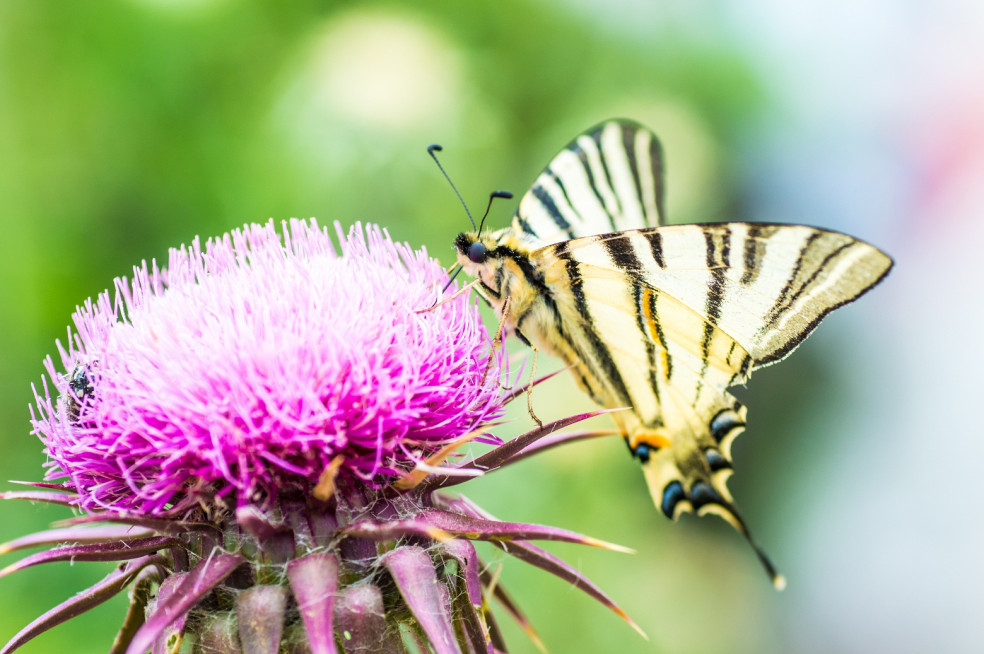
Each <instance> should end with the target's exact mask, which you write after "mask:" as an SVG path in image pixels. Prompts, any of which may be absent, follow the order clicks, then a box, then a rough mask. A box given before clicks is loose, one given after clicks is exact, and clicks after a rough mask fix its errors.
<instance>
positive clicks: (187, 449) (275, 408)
mask: <svg viewBox="0 0 984 654" xmlns="http://www.w3.org/2000/svg"><path fill="white" fill-rule="evenodd" d="M336 231H337V232H338V236H337V237H338V239H339V242H340V244H341V251H340V252H338V251H336V249H335V246H334V245H333V244H332V239H331V238H330V237H329V235H328V233H327V232H326V231H325V230H323V229H320V228H319V227H318V226H317V224H316V223H314V222H313V221H312V222H310V223H302V222H298V221H293V222H291V223H290V224H289V226H285V228H284V230H283V234H282V237H281V236H278V234H277V233H276V231H275V230H274V227H273V225H272V223H270V224H267V225H265V226H247V227H245V228H243V229H242V230H239V231H234V232H232V233H230V234H228V235H226V236H225V237H223V238H221V239H218V240H213V241H209V242H208V243H207V244H206V245H205V247H204V248H202V247H201V246H200V245H199V243H198V241H197V240H196V241H195V242H194V243H192V245H191V246H190V247H188V248H181V249H178V250H172V252H171V254H170V259H169V262H168V266H167V268H166V269H162V268H158V267H157V266H156V265H155V264H151V265H149V266H148V265H146V264H145V265H143V266H141V267H139V268H137V269H135V273H134V276H133V279H132V281H127V280H123V279H120V280H117V283H116V289H115V293H114V294H113V295H111V294H110V293H108V292H107V293H103V294H102V295H100V296H99V298H98V299H97V300H96V301H95V302H92V301H90V302H87V303H86V304H85V305H84V306H83V307H81V308H80V309H79V310H78V311H77V312H76V315H75V326H76V333H75V334H70V338H69V342H68V346H67V347H61V346H60V347H59V350H60V354H61V368H62V370H63V371H64V372H61V371H59V370H58V369H57V367H56V365H55V363H54V362H53V361H52V360H51V359H50V358H49V359H48V360H47V361H46V367H47V370H48V374H49V377H50V379H51V383H52V385H53V386H54V390H55V391H56V393H55V397H52V394H51V393H50V388H49V385H48V384H47V383H46V384H45V385H44V386H43V388H42V390H40V391H38V392H36V396H37V403H36V404H37V406H36V411H35V413H34V415H33V425H34V431H35V433H36V434H37V435H38V436H39V437H40V438H41V441H42V443H43V446H44V448H45V451H46V453H47V455H48V460H49V462H48V464H47V465H48V470H47V475H46V477H47V481H46V482H39V483H35V484H31V485H33V486H35V487H36V488H35V489H34V490H31V491H26V492H11V493H3V494H2V495H0V497H4V498H7V499H27V500H34V501H46V502H53V503H56V504H61V505H64V506H69V507H74V508H78V509H81V510H82V515H80V516H78V517H76V518H73V519H71V520H68V521H65V522H63V523H62V524H61V525H59V526H57V528H54V529H51V530H48V531H43V532H39V533H35V534H30V535H27V536H24V537H23V538H19V539H17V540H15V541H12V542H10V543H6V544H5V545H2V546H0V554H2V553H6V552H11V551H14V550H20V549H23V548H27V547H34V546H39V545H43V546H48V547H49V549H47V550H45V551H42V552H38V553H36V554H31V555H29V556H27V557H25V558H23V559H21V560H20V561H18V562H16V563H14V564H11V565H8V566H7V567H6V568H4V569H2V570H0V577H3V576H5V575H7V574H10V573H12V572H15V571H17V570H21V569H23V568H26V567H29V566H33V565H38V564H43V563H53V562H57V561H77V562H81V561H118V562H119V566H118V567H117V568H116V569H115V570H113V571H112V572H111V573H110V574H109V575H107V577H106V578H105V579H103V580H102V581H101V582H99V583H98V584H96V585H95V586H93V587H91V588H89V589H87V590H85V591H83V592H81V593H79V594H78V595H76V596H75V597H72V598H71V599H69V600H67V601H65V602H64V603H63V604H61V605H59V606H57V607H55V608H53V609H52V610H50V611H48V612H47V613H45V614H44V615H42V616H41V617H39V618H37V619H36V620H35V621H34V622H32V623H31V624H29V625H28V626H27V627H25V628H24V629H23V630H22V631H21V632H20V633H19V634H17V635H16V636H14V637H13V638H12V639H11V640H10V641H9V642H8V643H7V645H6V646H5V647H4V648H3V649H2V650H0V654H7V653H8V652H11V651H13V650H15V649H17V648H18V647H20V646H21V645H22V644H23V643H25V642H27V641H28V640H30V639H32V638H33V637H35V636H37V635H38V634H40V633H42V632H43V631H45V630H47V629H49V628H51V627H53V626H55V625H57V624H59V623H60V622H62V621H64V620H67V619H69V618H71V617H74V616H75V615H78V614H79V613H82V612H84V611H86V610H88V609H90V608H92V607H93V606H96V605H98V604H99V603H101V602H103V601H105V600H107V599H109V598H110V597H112V596H114V595H115V594H117V593H119V592H121V591H122V590H123V589H125V588H130V598H131V603H130V611H129V613H128V614H127V617H126V619H125V620H124V623H123V627H122V628H121V630H120V632H119V634H118V636H117V638H116V641H115V643H114V644H113V647H112V651H113V652H120V653H122V652H126V653H127V654H142V653H144V652H146V651H147V650H149V649H151V648H153V651H154V652H158V651H167V652H176V651H178V649H179V648H181V647H183V646H182V643H190V649H191V650H192V651H196V652H198V651H201V652H213V653H216V654H222V653H226V652H228V653H230V654H232V653H234V652H235V653H238V652H243V651H248V652H269V653H270V654H276V653H277V652H280V651H309V652H312V653H313V654H334V653H336V652H343V653H344V652H365V651H373V652H376V651H387V652H394V653H400V652H407V651H424V650H427V649H428V648H432V649H433V651H435V652H437V653H438V654H452V653H453V652H460V651H468V652H480V651H482V652H489V653H490V654H491V653H493V652H495V651H504V650H505V645H504V644H503V642H502V637H501V634H500V633H499V632H498V630H497V629H496V627H495V622H494V621H493V619H492V615H491V613H490V611H489V608H488V601H487V600H488V599H489V597H495V598H497V599H499V600H500V602H501V603H502V605H503V606H504V607H505V609H506V611H507V613H508V614H509V615H511V616H512V617H514V618H515V619H517V620H518V621H519V622H520V624H521V625H522V626H523V627H524V628H525V629H527V631H529V632H530V633H531V634H533V632H532V630H531V628H530V627H529V624H528V623H527V622H526V619H525V618H524V617H523V615H522V613H520V612H519V609H518V608H517V607H516V604H515V602H513V601H512V600H511V599H510V597H509V596H508V595H506V593H505V591H504V590H503V588H502V586H501V584H498V583H497V580H496V578H495V576H494V575H490V574H489V573H488V570H487V568H486V566H485V565H484V563H483V562H482V561H481V560H480V559H479V557H478V552H477V551H476V549H475V546H474V545H473V544H472V541H475V540H484V541H489V542H491V543H492V544H494V545H498V546H499V547H500V548H502V549H503V550H505V551H506V552H507V553H508V554H510V555H512V556H514V557H516V558H519V559H522V560H523V561H525V562H527V563H530V564H532V565H535V566H537V567H540V568H542V569H543V570H546V571H547V572H550V573H551V574H554V575H556V576H558V577H560V578H561V579H564V580H565V581H567V582H569V583H572V584H574V585H576V586H577V587H579V588H580V589H582V590H584V591H585V592H587V593H588V594H589V595H590V596H592V597H594V598H595V599H597V600H599V601H600V602H602V603H603V604H605V605H606V606H608V607H609V608H611V609H612V610H613V611H615V612H616V613H618V614H619V615H621V616H622V617H625V614H624V613H622V611H621V609H619V608H618V607H617V606H616V605H615V604H614V603H613V602H612V601H611V600H610V599H608V597H606V596H605V595H604V594H603V593H602V592H601V591H600V590H599V589H598V588H597V587H595V586H594V585H593V584H592V583H591V582H590V581H588V580H587V579H585V578H584V577H583V576H582V575H581V574H580V573H579V572H578V571H577V570H575V569H574V568H572V567H571V566H569V565H567V564H566V563H564V562H563V561H561V560H560V559H558V558H556V557H554V556H553V555H551V554H550V553H548V552H547V551H545V550H543V549H541V548H539V547H538V546H536V545H533V544H532V543H531V542H529V541H531V540H537V539H540V540H562V541H568V542H575V543H581V544H588V545H594V546H604V547H609V548H615V546H611V545H608V544H606V543H602V542H601V541H597V540H594V539H591V538H588V537H585V536H581V535H579V534H576V533H573V532H570V531H566V530H564V529H558V528H554V527H546V526H540V525H530V524H518V523H511V522H501V521H498V520H496V519H494V518H492V517H491V516H490V515H488V514H487V513H485V512H484V511H483V510H482V509H481V508H479V507H478V506H476V505H474V504H473V503H471V502H470V501H468V500H467V499H466V498H464V497H461V496H458V497H452V496H449V495H447V494H445V492H443V489H445V488H448V487H450V486H453V485H455V484H458V483H460V482H462V481H464V480H467V479H468V478H469V477H472V476H476V475H480V474H488V473H490V472H494V471H495V470H498V469H500V468H502V467H503V466H506V465H509V464H510V463H512V462H513V461H517V460H520V459H522V458H526V457H528V456H530V455H532V454H534V453H537V452H542V451H544V450H546V449H548V448H550V447H552V446H555V445H559V444H562V443H565V442H569V441H572V440H577V439H579V438H584V437H588V436H593V435H598V434H597V433H595V432H582V433H580V434H578V433H574V434H555V433H553V432H554V431H555V430H557V429H560V428H562V427H565V426H567V425H571V424H574V423H576V422H578V421H580V420H582V419H584V418H586V417H590V416H591V415H596V414H597V413H600V412H593V413H586V414H580V415H576V416H572V417H569V418H565V419H563V420H560V421H556V422H554V423H551V424H548V425H542V426H540V427H538V428H537V429H535V430H533V431H531V432H528V433H526V434H523V435H521V436H519V437H517V438H514V439H512V440H510V441H507V442H502V441H500V440H499V439H497V438H495V437H493V436H491V435H489V434H488V433H487V432H488V430H489V429H490V428H491V424H490V421H494V420H495V419H496V418H497V417H498V416H499V415H500V414H501V411H502V407H503V405H504V404H505V403H506V402H508V401H509V400H510V399H511V398H513V397H516V396H517V395H519V394H520V392H513V393H512V394H509V395H503V394H502V391H501V388H500V385H499V379H500V375H501V373H502V369H503V367H504V366H503V365H502V351H501V349H496V348H495V347H493V346H492V339H490V338H489V335H488V333H487V332H486V331H485V330H484V328H483V327H482V324H481V320H480V317H479V315H478V311H477V309H476V306H475V304H474V303H473V301H471V300H470V299H469V298H468V297H467V295H465V294H451V295H449V296H448V298H447V299H446V300H444V301H442V302H440V303H435V300H436V298H437V297H438V295H439V292H440V289H442V288H443V287H444V285H445V284H446V283H447V282H448V279H447V274H446V273H445V272H444V271H443V270H442V269H441V268H440V266H439V265H438V264H437V262H436V261H433V260H432V259H430V258H428V257H427V256H426V254H425V253H424V252H422V251H421V252H416V251H414V250H412V249H411V248H409V247H408V246H405V245H400V244H396V243H393V242H392V241H391V240H390V239H389V237H388V236H387V235H386V233H385V232H383V231H381V230H380V229H378V228H376V227H368V228H365V229H362V228H361V227H360V226H356V227H354V228H353V229H352V230H351V231H350V232H349V233H348V234H347V235H345V234H343V233H342V231H341V229H340V228H337V227H336ZM471 440H484V441H485V442H486V443H487V444H491V445H494V446H495V447H494V448H493V449H491V450H490V451H488V452H486V453H484V454H482V455H480V456H476V457H475V458H472V459H470V460H465V461H461V460H460V458H459V459H458V462H457V463H453V462H449V458H450V457H451V456H453V455H455V452H456V448H457V447H458V446H460V445H462V444H463V443H465V442H468V441H471ZM507 544H508V545H507ZM626 619H627V618H626ZM534 637H535V635H534ZM182 651H185V650H184V649H182Z"/></svg>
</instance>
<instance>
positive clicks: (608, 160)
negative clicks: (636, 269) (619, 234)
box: [595, 122, 647, 231]
mask: <svg viewBox="0 0 984 654" xmlns="http://www.w3.org/2000/svg"><path fill="white" fill-rule="evenodd" d="M628 131H630V130H629V129H628V127H627V126H625V125H622V124H621V123H615V122H612V123H608V124H606V125H605V126H604V128H602V130H601V131H600V132H598V133H597V135H596V136H595V140H596V141H597V143H598V148H599V150H600V151H601V154H602V159H601V161H602V164H603V165H604V167H605V170H606V172H607V173H608V175H607V178H606V179H607V180H608V184H609V185H610V186H611V189H612V192H613V194H614V196H615V198H616V201H617V203H618V204H617V209H616V210H615V211H613V212H611V214H612V226H613V227H612V228H613V229H615V230H616V231H622V230H626V229H641V228H643V227H646V226H647V225H646V219H645V217H644V216H643V213H642V193H641V192H640V189H639V184H638V183H637V181H638V169H636V167H635V166H634V162H633V156H634V154H633V153H630V152H629V151H628V150H626V147H625V145H626V144H625V134H626V133H627V132H628Z"/></svg>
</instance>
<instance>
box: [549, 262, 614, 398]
mask: <svg viewBox="0 0 984 654" xmlns="http://www.w3.org/2000/svg"><path fill="white" fill-rule="evenodd" d="M558 258H559V259H560V260H561V261H562V263H563V265H564V269H565V272H566V275H567V280H568V287H569V288H570V292H571V295H572V297H573V298H574V308H575V310H576V311H577V313H578V316H579V317H580V319H581V320H582V321H583V322H582V325H583V326H582V328H581V335H582V336H583V338H584V340H585V341H586V342H587V346H588V347H589V348H590V350H591V351H590V352H588V353H586V354H588V355H589V356H591V357H592V358H593V359H594V360H595V361H597V363H598V365H597V366H595V367H594V370H595V371H596V372H598V373H601V374H603V375H604V377H605V381H607V382H608V384H609V385H610V386H611V390H612V393H613V395H614V396H615V399H616V400H617V401H618V402H620V403H621V404H622V405H623V406H627V405H629V404H630V403H631V402H630V400H629V392H628V389H627V388H626V385H625V382H624V380H623V379H622V375H621V374H620V373H619V369H618V367H617V366H616V365H615V361H614V359H613V358H612V353H611V351H610V350H609V348H608V346H607V345H606V344H605V342H604V341H603V340H602V338H601V337H600V336H599V334H598V330H597V329H596V327H595V319H594V317H593V316H592V314H591V311H590V310H589V308H588V302H587V298H586V297H585V293H584V280H583V279H582V277H581V272H580V263H579V262H578V261H577V260H576V259H574V258H573V257H571V256H569V254H568V253H567V252H561V253H559V254H558ZM573 328H574V326H569V327H568V329H569V330H570V329H573ZM572 340H573V339H572Z"/></svg>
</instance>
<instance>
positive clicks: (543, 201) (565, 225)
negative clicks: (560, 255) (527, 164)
mask: <svg viewBox="0 0 984 654" xmlns="http://www.w3.org/2000/svg"><path fill="white" fill-rule="evenodd" d="M543 176H544V177H546V174H544V175H543ZM558 191H559V192H560V194H561V195H563V196H564V199H566V194H564V193H563V188H562V187H561V188H558ZM530 192H531V193H532V195H533V197H534V198H536V199H537V200H538V204H537V205H536V208H535V209H534V210H532V211H531V212H530V214H531V215H532V214H533V213H534V211H535V213H536V214H537V215H538V217H540V216H541V215H542V218H541V220H544V221H545V220H549V221H551V222H552V223H553V224H554V225H555V226H556V228H557V229H559V230H560V231H561V232H563V233H564V235H565V236H567V238H574V230H573V229H571V223H570V222H569V221H568V220H567V219H566V218H565V217H564V214H563V212H561V210H560V209H559V208H558V207H557V203H556V202H554V198H553V196H552V195H551V194H550V193H549V192H548V191H547V189H546V188H544V184H541V183H537V184H536V185H535V186H534V187H533V188H532V189H531V191H530ZM558 199H559V198H558Z"/></svg>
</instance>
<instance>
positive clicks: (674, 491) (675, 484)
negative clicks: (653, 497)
mask: <svg viewBox="0 0 984 654" xmlns="http://www.w3.org/2000/svg"><path fill="white" fill-rule="evenodd" d="M686 497H687V494H686V493H685V492H683V484H681V483H680V482H679V481H671V482H670V483H668V484H667V485H666V487H665V488H664V489H663V503H662V506H660V508H661V509H662V510H663V513H664V514H665V515H666V517H667V518H672V517H673V509H675V508H676V505H677V503H678V502H680V500H684V499H686Z"/></svg>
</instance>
